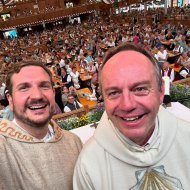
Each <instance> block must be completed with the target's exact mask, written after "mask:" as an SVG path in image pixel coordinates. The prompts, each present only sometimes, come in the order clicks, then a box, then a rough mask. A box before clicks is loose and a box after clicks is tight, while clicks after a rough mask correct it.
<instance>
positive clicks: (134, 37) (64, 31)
mask: <svg viewBox="0 0 190 190" xmlns="http://www.w3.org/2000/svg"><path fill="white" fill-rule="evenodd" d="M186 9H187V10H189V9H188V8H186ZM186 9H185V10H186ZM172 10H173V12H174V11H176V12H177V11H178V8H176V9H175V8H174V9H172ZM172 10H170V9H168V12H171V11H172ZM163 11H164V9H163V8H159V9H153V10H152V9H150V10H147V11H139V12H138V11H135V10H133V11H131V12H129V13H128V14H127V13H126V14H127V16H126V17H125V16H123V15H117V16H115V17H111V16H105V15H104V14H103V13H99V15H98V13H95V14H94V15H91V16H89V17H88V19H87V20H84V21H83V22H81V23H74V24H67V25H59V26H56V27H54V28H52V30H47V29H44V30H43V31H42V32H33V31H30V32H28V33H27V35H25V36H23V37H16V38H8V39H4V40H2V41H0V46H1V50H0V51H1V52H0V53H1V60H0V63H1V69H0V71H1V74H6V72H7V71H8V70H9V69H10V68H11V67H12V65H14V64H15V63H17V62H21V61H27V60H36V61H40V62H43V63H44V64H45V65H46V66H47V67H48V68H49V69H50V70H51V72H52V74H53V77H54V78H58V80H55V81H56V82H55V87H56V102H57V104H58V107H57V108H60V109H57V111H56V112H55V113H61V112H64V110H68V109H64V106H65V105H66V101H67V100H66V98H65V97H66V96H65V94H64V88H68V91H69V88H71V89H73V88H74V89H79V88H83V87H86V86H87V87H89V88H90V89H91V90H92V91H93V89H92V88H91V86H92V85H95V86H96V88H95V95H94V97H96V98H97V100H98V101H102V96H101V94H100V91H99V85H98V71H99V67H100V65H101V63H102V59H103V57H104V55H105V53H106V52H107V50H109V49H110V48H112V47H116V46H118V45H120V44H121V43H124V42H132V43H134V44H139V45H140V46H142V47H143V48H145V49H146V50H147V51H149V52H151V53H152V54H153V56H154V57H155V58H156V59H157V60H158V62H159V64H160V66H161V67H163V65H166V63H165V62H168V63H169V64H171V63H176V65H177V64H179V65H180V66H181V67H182V68H181V70H182V72H181V71H180V72H178V73H176V72H174V71H173V70H172V72H163V75H168V76H169V77H170V78H171V82H172V81H174V80H178V79H182V78H186V77H188V75H187V74H184V72H185V71H187V73H188V72H189V70H188V68H187V67H186V65H187V63H188V61H189V55H190V41H189V37H190V30H189V28H188V26H183V25H181V24H177V25H172V24H170V23H165V24H160V22H153V23H152V24H151V25H150V24H146V22H145V21H143V22H142V20H140V19H137V20H136V22H135V23H134V19H132V17H131V16H130V15H131V14H132V15H135V16H136V18H140V17H141V16H142V15H143V14H144V15H146V14H147V13H152V15H155V13H157V14H161V13H162V12H163ZM165 42H167V43H165ZM171 54H172V55H173V56H172V57H171V56H169V55H171ZM164 63H165V64H164ZM163 69H165V68H163ZM165 70H166V69H165ZM184 70H185V71H184ZM84 71H85V72H87V73H88V74H89V75H90V76H92V80H91V82H90V83H84V82H83V81H81V78H80V73H81V72H84ZM168 73H169V74H168ZM171 73H172V74H171ZM170 74H171V76H170ZM59 87H60V88H59ZM2 96H4V95H2ZM61 97H63V98H61Z"/></svg>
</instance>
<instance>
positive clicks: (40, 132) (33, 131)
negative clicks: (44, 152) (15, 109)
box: [13, 118, 48, 139]
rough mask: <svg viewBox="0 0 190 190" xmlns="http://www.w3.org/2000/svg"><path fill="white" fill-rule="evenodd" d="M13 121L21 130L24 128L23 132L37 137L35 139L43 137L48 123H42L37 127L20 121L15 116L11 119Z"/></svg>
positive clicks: (46, 131)
mask: <svg viewBox="0 0 190 190" xmlns="http://www.w3.org/2000/svg"><path fill="white" fill-rule="evenodd" d="M13 122H14V123H15V124H16V125H17V126H18V127H19V128H21V129H22V130H24V131H25V132H27V133H29V134H30V135H32V136H33V137H35V138H37V139H43V138H44V137H45V136H46V134H47V133H48V124H47V125H44V126H40V127H39V128H38V127H31V126H29V125H27V124H25V123H22V122H20V121H19V120H17V119H16V118H15V119H14V120H13Z"/></svg>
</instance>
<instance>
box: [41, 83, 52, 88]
mask: <svg viewBox="0 0 190 190" xmlns="http://www.w3.org/2000/svg"><path fill="white" fill-rule="evenodd" d="M41 88H42V89H50V88H51V85H49V84H46V85H42V86H41Z"/></svg>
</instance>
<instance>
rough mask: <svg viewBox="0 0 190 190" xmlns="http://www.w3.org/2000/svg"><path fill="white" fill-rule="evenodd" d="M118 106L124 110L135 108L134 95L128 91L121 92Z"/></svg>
mask: <svg viewBox="0 0 190 190" xmlns="http://www.w3.org/2000/svg"><path fill="white" fill-rule="evenodd" d="M119 106H120V108H121V109H122V110H124V111H131V110H133V109H135V108H136V100H135V96H134V94H133V93H132V92H130V91H125V92H123V94H122V96H121V99H120V105H119Z"/></svg>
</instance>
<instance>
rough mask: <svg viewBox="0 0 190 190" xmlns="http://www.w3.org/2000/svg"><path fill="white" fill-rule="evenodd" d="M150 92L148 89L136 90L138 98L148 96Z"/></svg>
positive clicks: (138, 88)
mask: <svg viewBox="0 0 190 190" xmlns="http://www.w3.org/2000/svg"><path fill="white" fill-rule="evenodd" d="M149 92H150V90H149V88H147V87H137V88H135V89H134V93H135V95H138V96H145V95H148V94H149Z"/></svg>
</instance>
